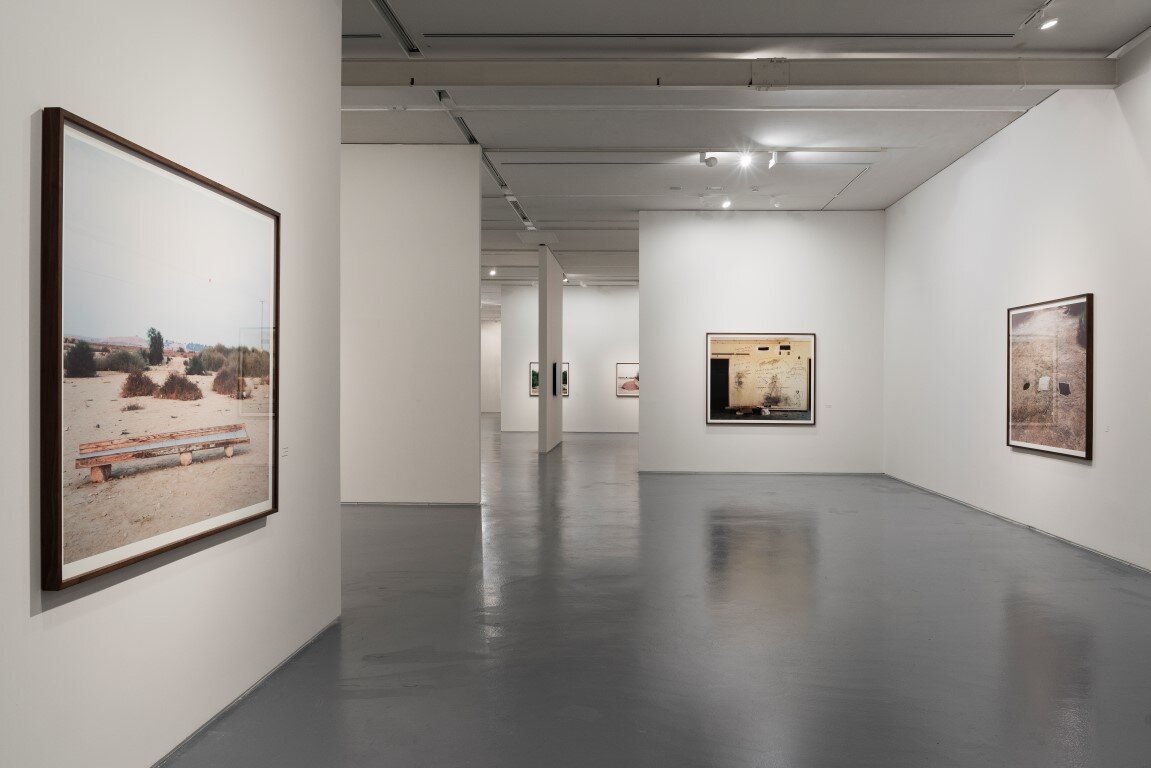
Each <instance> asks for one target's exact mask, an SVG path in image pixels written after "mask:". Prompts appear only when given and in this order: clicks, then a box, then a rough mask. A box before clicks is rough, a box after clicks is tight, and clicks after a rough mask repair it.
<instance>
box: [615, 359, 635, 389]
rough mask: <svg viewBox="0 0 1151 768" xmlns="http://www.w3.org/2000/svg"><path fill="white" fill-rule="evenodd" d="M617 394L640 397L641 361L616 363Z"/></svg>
mask: <svg viewBox="0 0 1151 768" xmlns="http://www.w3.org/2000/svg"><path fill="white" fill-rule="evenodd" d="M615 396H616V397H639V363H616V364H615Z"/></svg>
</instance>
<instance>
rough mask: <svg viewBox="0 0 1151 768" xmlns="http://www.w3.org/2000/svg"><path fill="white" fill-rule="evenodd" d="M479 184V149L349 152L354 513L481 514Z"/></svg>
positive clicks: (345, 367) (348, 387)
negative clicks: (365, 509) (449, 509)
mask: <svg viewBox="0 0 1151 768" xmlns="http://www.w3.org/2000/svg"><path fill="white" fill-rule="evenodd" d="M480 172H481V169H480V155H479V150H478V148H477V147H474V146H454V147H453V146H443V147H440V146H388V145H373V144H348V145H345V146H344V147H343V149H342V180H341V193H342V203H341V214H340V233H341V243H340V252H341V258H340V278H341V282H340V290H341V294H340V295H341V306H340V320H341V337H340V343H341V355H340V370H341V380H340V393H341V397H342V403H341V431H340V443H341V453H342V460H341V485H342V493H343V500H344V501H346V502H357V503H373V502H374V503H381V502H383V503H400V504H405V503H424V504H478V503H479V500H480V318H479V313H478V311H477V307H476V298H477V296H478V295H479V290H480V282H479V272H478V270H477V265H478V263H479V257H480V197H479V189H480ZM429 200H434V201H435V204H434V205H429V204H428V203H427V201H429ZM444 222H450V223H451V225H450V226H445V225H444Z"/></svg>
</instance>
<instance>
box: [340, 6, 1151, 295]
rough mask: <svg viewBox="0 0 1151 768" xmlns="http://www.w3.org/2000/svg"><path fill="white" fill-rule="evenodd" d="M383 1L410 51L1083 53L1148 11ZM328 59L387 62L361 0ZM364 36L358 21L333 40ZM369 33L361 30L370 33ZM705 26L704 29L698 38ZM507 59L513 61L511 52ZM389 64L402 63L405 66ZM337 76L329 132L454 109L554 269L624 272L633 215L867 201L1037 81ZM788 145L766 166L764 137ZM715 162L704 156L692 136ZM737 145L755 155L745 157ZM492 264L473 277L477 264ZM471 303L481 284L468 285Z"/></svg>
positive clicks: (391, 137)
mask: <svg viewBox="0 0 1151 768" xmlns="http://www.w3.org/2000/svg"><path fill="white" fill-rule="evenodd" d="M1041 3H1042V0H962V2H956V0H946V1H944V0H871V1H870V2H860V0H776V2H773V3H765V2H762V0H713V2H710V3H698V2H689V0H678V2H668V1H667V0H631V1H630V2H626V3H620V2H610V3H609V2H607V1H606V0H583V2H580V3H570V2H565V3H558V2H552V1H551V0H531V2H528V0H503V1H502V2H499V3H476V2H462V1H460V0H390V2H389V5H390V8H391V10H392V11H393V13H394V14H395V16H396V18H397V19H398V20H399V22H400V23H401V24H402V25H403V28H404V30H405V31H406V33H407V34H408V35H409V37H410V39H411V41H412V43H413V45H414V46H416V47H418V48H419V49H420V55H422V56H423V57H425V58H430V59H437V58H442V59H459V58H502V59H516V58H528V57H534V58H552V59H554V58H588V57H620V58H623V57H627V58H637V57H674V58H687V57H727V58H732V57H748V58H751V57H773V56H786V57H814V56H819V57H829V56H841V55H842V56H847V55H850V56H861V55H883V56H901V55H910V56H922V55H924V54H928V55H947V56H964V55H971V56H975V55H978V56H984V57H987V56H1007V57H1020V56H1022V57H1036V56H1044V57H1064V56H1066V57H1100V56H1104V55H1107V54H1109V53H1111V52H1113V51H1114V50H1115V49H1117V48H1119V47H1121V46H1123V45H1124V44H1125V43H1127V42H1128V41H1129V40H1131V39H1132V38H1134V37H1136V36H1137V35H1138V34H1139V33H1141V32H1142V31H1143V30H1144V29H1146V28H1147V27H1148V26H1151V2H1148V0H1090V2H1085V1H1084V0H1052V2H1051V4H1050V5H1049V6H1048V8H1047V9H1046V11H1045V13H1046V14H1048V15H1049V16H1058V17H1059V19H1060V23H1059V24H1058V25H1057V26H1056V27H1055V28H1053V29H1051V30H1049V31H1046V32H1041V31H1039V29H1038V24H1037V23H1035V22H1034V21H1033V22H1032V23H1030V24H1028V25H1027V26H1026V27H1025V28H1023V29H1020V25H1021V24H1022V23H1023V22H1024V21H1025V20H1027V19H1028V17H1029V16H1031V15H1032V13H1033V12H1034V11H1035V10H1036V9H1037V8H1038V6H1039V5H1040V4H1041ZM344 33H345V39H344V56H345V58H346V59H357V58H368V59H406V57H407V55H406V54H405V52H404V50H403V49H402V48H401V46H400V44H399V42H398V38H397V37H396V35H394V34H393V33H392V31H391V29H390V27H389V25H388V24H387V23H386V22H385V20H384V18H383V16H382V15H381V14H380V13H379V12H377V10H376V8H375V7H374V5H373V2H372V0H344ZM349 35H353V36H364V35H367V36H369V37H348V36H349ZM371 35H379V37H370V36H371ZM701 35H705V36H701ZM530 65H531V64H530V62H527V61H525V66H530ZM405 79H406V78H405ZM441 91H443V92H441V93H439V94H437V91H436V90H435V89H433V88H431V87H420V86H415V87H345V88H344V96H343V107H344V112H343V138H344V141H345V142H347V143H420V144H428V143H433V144H434V143H443V144H464V143H468V141H469V138H468V137H467V136H466V134H465V133H464V132H463V130H464V129H462V128H461V125H460V124H459V121H462V122H463V124H464V125H465V126H466V130H469V131H470V133H471V134H472V136H474V139H475V140H476V141H477V142H478V143H479V144H480V145H481V146H482V147H483V149H484V152H485V155H486V157H487V158H488V160H490V162H491V165H492V167H493V168H494V170H495V171H496V172H497V173H498V174H499V176H500V177H502V179H503V180H504V182H505V183H506V186H507V188H509V189H510V193H511V194H514V196H515V197H516V198H517V200H518V203H519V205H520V206H522V209H523V211H524V212H525V213H526V215H527V216H528V217H529V219H530V221H531V223H532V224H533V225H535V226H536V227H537V228H538V229H540V230H544V231H547V232H548V233H550V235H551V236H552V237H554V240H555V242H554V243H553V244H552V249H553V251H554V252H555V253H556V255H557V258H558V259H559V261H560V263H561V265H562V266H563V267H564V269H565V270H566V271H567V272H568V274H569V276H570V277H572V279H573V282H576V283H578V282H579V281H589V282H597V283H599V282H617V281H635V280H636V279H637V278H638V256H637V251H638V211H641V210H708V209H717V208H718V207H719V206H720V204H721V203H722V202H723V201H724V200H730V201H731V203H732V205H731V207H732V209H733V210H782V211H788V210H877V209H883V208H886V207H888V206H890V205H891V204H892V203H894V202H895V201H897V200H899V199H900V198H901V197H903V196H904V195H906V194H907V193H908V192H910V191H911V190H913V189H915V187H917V186H918V185H920V184H922V183H923V182H924V181H926V180H927V179H929V178H930V177H931V176H933V175H934V174H936V173H938V172H939V171H940V170H942V169H943V168H945V167H947V166H948V165H949V164H951V163H952V162H954V161H955V160H956V159H958V158H959V157H962V156H963V155H964V154H966V153H967V152H969V151H971V150H972V149H973V148H974V147H976V146H978V145H979V144H980V143H981V142H983V141H985V140H986V139H987V138H988V137H990V136H992V135H994V134H995V133H996V132H997V131H999V130H1001V129H1003V128H1004V127H1005V126H1007V125H1008V124H1010V123H1011V122H1012V121H1013V120H1015V119H1017V118H1019V117H1020V116H1022V115H1023V114H1025V113H1026V112H1027V110H1028V109H1030V108H1031V107H1033V106H1035V105H1036V104H1038V103H1040V102H1042V101H1043V100H1044V99H1045V98H1047V97H1048V96H1049V95H1050V94H1051V93H1052V91H1050V90H1041V89H1013V88H976V87H968V88H953V89H893V90H808V91H758V90H752V89H747V90H743V89H739V88H737V89H729V90H720V89H715V90H709V89H688V88H684V89H670V88H666V89H660V88H621V87H615V88H602V87H600V88H597V87H578V88H577V87H568V88H561V87H551V88H541V87H492V86H489V87H478V86H467V87H464V86H459V87H452V88H449V89H446V90H445V89H441ZM773 149H788V150H792V151H783V152H780V154H779V155H778V164H777V165H776V166H775V167H774V168H771V169H768V167H767V166H768V159H769V157H770V154H769V150H773ZM700 151H708V152H709V153H713V154H715V155H716V156H717V158H718V160H719V163H718V164H717V165H716V166H715V167H712V168H708V167H706V166H704V165H702V164H701V163H700V162H699V152H700ZM739 151H750V152H753V153H757V154H754V155H753V156H754V163H753V165H752V166H751V167H750V168H748V169H741V168H739V166H738V162H737V160H738V154H736V153H737V152H739ZM505 194H507V192H506V191H503V190H501V189H500V187H499V186H498V185H497V184H496V182H495V181H494V180H493V179H492V177H491V176H489V175H487V174H485V177H484V184H483V190H482V195H483V200H482V218H483V241H482V243H483V257H482V262H483V266H484V269H483V272H482V273H481V275H482V277H483V278H484V280H485V283H486V284H495V283H497V282H504V281H510V282H530V281H531V280H533V279H534V275H535V272H534V264H535V263H536V249H535V244H534V243H532V242H531V241H530V240H529V241H527V242H525V241H524V239H521V237H520V235H522V234H525V224H524V222H523V221H522V220H521V218H520V216H519V215H518V213H517V212H516V211H515V210H514V209H513V207H512V205H510V204H509V202H508V201H507V200H506V199H505ZM492 267H495V268H497V271H498V275H497V277H496V278H491V277H490V276H489V275H488V271H489V269H490V268H492ZM484 302H485V303H486V304H487V306H488V307H489V312H490V307H492V306H494V305H498V303H499V297H498V291H495V292H492V291H489V292H488V293H485V298H484Z"/></svg>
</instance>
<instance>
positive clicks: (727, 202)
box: [723, 200, 731, 208]
mask: <svg viewBox="0 0 1151 768" xmlns="http://www.w3.org/2000/svg"><path fill="white" fill-rule="evenodd" d="M723 207H724V208H730V207H731V201H730V200H724V201H723Z"/></svg>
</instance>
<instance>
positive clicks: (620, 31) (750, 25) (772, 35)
mask: <svg viewBox="0 0 1151 768" xmlns="http://www.w3.org/2000/svg"><path fill="white" fill-rule="evenodd" d="M389 2H390V4H391V7H392V9H393V10H394V11H395V13H396V15H397V16H398V17H399V18H400V20H401V21H402V22H403V23H404V25H405V26H406V27H407V29H408V31H409V33H410V34H412V35H413V36H414V37H415V38H416V40H417V42H418V43H419V45H420V48H421V49H422V51H423V52H424V55H426V56H429V57H440V58H450V57H470V56H487V57H514V56H605V55H606V56H619V55H621V53H626V54H629V55H632V56H670V55H677V56H684V55H698V56H715V55H729V56H733V55H734V56H759V57H769V56H781V55H783V56H799V55H815V54H820V53H823V54H835V53H889V54H897V53H918V52H935V53H958V52H970V51H998V52H1003V53H1010V54H1017V55H1018V54H1034V53H1037V52H1110V51H1112V50H1114V49H1116V48H1118V47H1119V46H1120V45H1122V44H1123V43H1125V42H1126V41H1127V40H1129V39H1130V38H1132V37H1134V36H1135V35H1136V34H1138V33H1139V32H1141V31H1142V30H1143V29H1146V28H1147V27H1148V26H1151V7H1148V4H1147V3H1146V2H1145V0H1093V2H1090V3H1083V2H1073V1H1072V0H1056V2H1055V3H1054V4H1053V6H1052V10H1053V11H1054V12H1056V13H1057V14H1058V15H1059V17H1060V20H1061V22H1060V24H1059V25H1058V26H1057V27H1055V28H1054V29H1052V30H1048V31H1046V32H1042V31H1040V30H1038V29H1037V28H1036V26H1034V25H1029V26H1028V27H1026V28H1024V29H1020V25H1022V24H1023V23H1024V22H1025V21H1026V20H1027V19H1028V18H1029V17H1030V16H1031V15H1032V13H1033V12H1034V11H1035V9H1036V8H1037V7H1038V6H1039V5H1040V2H1038V0H964V2H955V0H874V1H873V2H866V3H863V2H859V1H858V0H775V2H772V3H764V2H762V1H761V0H712V2H709V3H707V4H699V3H687V2H682V3H668V2H666V0H631V1H630V2H626V3H620V2H617V1H616V0H583V2H578V3H572V2H566V1H561V0H503V2H499V3H476V2H472V1H471V0H389ZM344 5H345V18H346V19H348V20H347V21H345V27H344V30H345V33H347V32H356V31H360V29H361V28H363V29H368V28H369V27H372V26H373V25H374V24H373V21H372V20H371V18H370V16H367V15H365V14H363V12H362V6H368V9H369V11H370V10H371V6H370V4H369V3H368V1H367V0H345V3H344ZM356 5H359V6H361V8H358V9H357V8H353V7H352V6H356ZM369 31H371V30H369Z"/></svg>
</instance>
